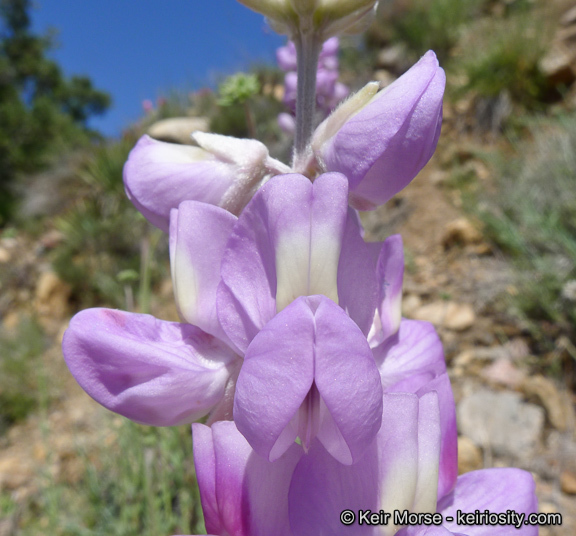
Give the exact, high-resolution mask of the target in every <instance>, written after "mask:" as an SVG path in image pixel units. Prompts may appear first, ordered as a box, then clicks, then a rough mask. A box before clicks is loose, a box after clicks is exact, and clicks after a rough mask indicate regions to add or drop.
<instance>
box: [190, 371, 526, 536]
mask: <svg viewBox="0 0 576 536" xmlns="http://www.w3.org/2000/svg"><path fill="white" fill-rule="evenodd" d="M446 388H447V389H448V390H449V383H448V382H445V383H444V384H443V387H442V386H441V385H436V386H435V389H434V390H425V392H422V393H418V394H407V393H396V394H385V395H384V396H383V400H384V402H383V404H384V413H383V419H382V427H381V428H380V431H379V433H378V436H377V438H376V440H375V441H374V442H373V443H372V444H371V445H370V447H369V448H368V450H367V452H366V454H365V455H364V456H363V457H362V458H361V459H360V460H359V461H358V462H357V463H356V464H354V465H350V466H346V465H342V464H340V463H338V462H337V461H336V460H334V458H333V457H332V456H330V455H329V454H328V453H327V452H326V450H325V449H324V447H323V446H322V445H321V444H320V442H318V441H316V442H315V443H314V444H313V445H312V448H311V449H310V451H309V452H308V453H307V454H306V453H305V452H304V449H303V448H302V447H301V446H299V445H297V444H295V443H293V444H292V445H291V446H290V448H289V449H288V450H287V451H286V452H285V453H284V454H283V455H282V456H281V457H280V458H279V459H278V460H277V461H275V462H273V463H270V462H268V461H267V460H265V459H263V458H262V457H260V456H259V455H257V454H256V452H254V451H253V450H252V449H251V448H250V445H249V444H248V442H247V441H246V439H245V438H244V437H243V436H242V434H240V433H239V432H238V431H237V429H236V427H235V425H234V423H230V422H220V423H216V424H215V425H214V426H213V427H212V429H209V428H208V427H206V426H204V425H201V424H195V425H193V440H194V461H195V465H196V471H197V476H198V483H199V486H200V494H201V500H202V508H203V511H204V518H205V522H206V529H207V531H208V533H209V534H214V535H226V536H260V535H261V536H266V535H270V534H278V535H280V536H308V535H309V536H317V535H318V534H335V535H340V534H341V535H347V534H354V535H357V534H368V535H372V536H389V535H391V534H398V535H399V536H450V535H460V536H466V535H468V536H488V535H490V536H494V535H495V536H500V535H501V536H504V535H506V534H510V530H513V531H514V534H518V535H519V536H535V535H536V534H537V533H538V531H537V527H532V526H528V525H522V526H521V527H520V528H519V529H518V530H516V529H512V527H510V526H489V525H488V526H486V525H484V526H482V525H476V526H463V525H458V523H457V513H456V512H457V510H462V511H464V512H474V511H475V510H476V509H478V510H480V511H484V510H489V511H491V512H506V511H507V510H514V511H516V512H518V513H520V514H525V515H527V514H530V513H533V512H535V511H536V497H535V493H534V481H533V479H532V476H531V475H530V474H529V473H527V472H525V471H520V470H518V469H486V470H482V471H474V472H472V473H467V474H465V475H463V476H460V477H459V478H458V479H457V480H456V481H455V485H453V486H452V488H451V489H449V490H446V491H440V487H439V486H437V481H438V478H440V479H442V472H443V468H442V466H441V464H439V462H438V460H439V457H440V456H441V432H440V429H441V421H442V418H443V417H442V411H443V410H442V406H441V405H439V404H438V400H439V399H440V398H441V397H442V394H441V391H443V390H445V389H446ZM450 440H451V441H454V442H455V440H456V434H455V432H454V434H453V437H452V438H450ZM453 484H454V482H453ZM343 510H352V511H353V512H354V514H355V515H356V516H358V513H359V511H360V510H362V511H366V510H370V511H372V512H379V511H380V510H383V511H385V512H388V513H392V512H393V511H394V510H399V511H401V512H402V511H404V510H408V511H410V512H413V513H430V514H432V513H435V512H438V513H440V514H441V515H442V519H443V522H442V525H441V526H438V527H435V526H432V527H430V526H424V525H418V526H405V527H402V526H396V525H395V523H394V519H393V518H392V517H391V518H390V519H389V520H388V523H387V524H384V525H367V524H363V525H359V524H358V517H356V521H355V523H353V524H352V525H350V526H344V525H343V524H342V523H341V521H340V514H341V512H342V511H343ZM448 516H452V517H453V521H448V520H447V519H446V518H447V517H448ZM396 531H398V532H396Z"/></svg>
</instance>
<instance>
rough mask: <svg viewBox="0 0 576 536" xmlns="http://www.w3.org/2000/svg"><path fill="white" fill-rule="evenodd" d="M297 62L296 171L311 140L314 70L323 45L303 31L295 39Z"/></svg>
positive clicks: (314, 93) (304, 160)
mask: <svg viewBox="0 0 576 536" xmlns="http://www.w3.org/2000/svg"><path fill="white" fill-rule="evenodd" d="M294 44H295V45H296V57H297V61H298V86H297V94H296V132H295V139H294V160H293V167H294V169H295V170H298V169H299V168H300V167H302V165H305V164H304V163H305V162H306V159H307V157H308V152H309V145H310V138H311V137H312V131H313V129H314V116H315V112H316V71H317V69H318V58H319V56H320V50H321V49H322V43H321V41H320V39H318V36H317V35H316V34H315V33H314V32H313V31H312V30H310V31H302V32H300V33H299V34H298V36H295V38H294Z"/></svg>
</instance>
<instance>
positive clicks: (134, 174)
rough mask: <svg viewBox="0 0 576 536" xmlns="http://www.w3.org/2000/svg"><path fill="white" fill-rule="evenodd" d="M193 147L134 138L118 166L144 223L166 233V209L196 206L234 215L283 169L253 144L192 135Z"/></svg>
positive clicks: (168, 219)
mask: <svg viewBox="0 0 576 536" xmlns="http://www.w3.org/2000/svg"><path fill="white" fill-rule="evenodd" d="M192 137H193V139H194V140H195V141H196V143H197V144H198V145H199V147H191V146H186V145H177V144H174V143H166V142H161V141H157V140H154V139H152V138H150V137H149V136H143V137H142V138H140V140H139V141H138V143H137V144H136V146H135V147H134V149H132V151H131V153H130V156H129V158H128V161H127V162H126V164H125V166H124V187H125V189H126V194H127V195H128V198H129V199H130V201H132V203H133V204H134V206H135V207H136V208H137V209H138V210H139V211H140V212H141V213H142V214H143V215H144V216H145V217H146V219H147V220H148V221H149V222H150V223H152V224H153V225H155V226H156V227H159V228H160V229H162V230H163V231H166V232H168V228H169V221H170V210H171V209H173V208H177V207H178V205H179V204H180V203H181V202H182V201H187V200H193V201H201V202H203V203H208V204H211V205H217V206H220V207H222V208H225V209H226V210H229V211H230V212H232V213H233V214H239V213H240V211H241V210H242V208H244V206H245V205H246V203H247V202H248V201H249V200H250V199H251V198H252V195H253V194H254V192H255V191H256V190H257V189H258V187H259V186H261V184H263V183H264V182H265V181H266V180H267V179H268V178H269V177H270V176H272V175H277V174H280V173H286V172H287V171H288V170H289V168H288V167H287V166H286V165H284V164H282V163H281V162H279V161H277V160H274V159H273V158H270V156H269V155H268V149H266V147H265V146H264V145H263V144H262V143H260V142H259V141H256V140H245V139H237V138H233V137H230V136H221V135H218V134H208V133H205V132H196V133H194V134H193V135H192Z"/></svg>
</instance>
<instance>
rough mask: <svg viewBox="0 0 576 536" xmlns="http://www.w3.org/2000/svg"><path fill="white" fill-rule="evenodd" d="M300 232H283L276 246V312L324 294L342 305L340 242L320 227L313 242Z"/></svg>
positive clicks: (314, 234) (328, 230) (304, 231)
mask: <svg viewBox="0 0 576 536" xmlns="http://www.w3.org/2000/svg"><path fill="white" fill-rule="evenodd" d="M306 231H307V229H302V230H301V231H300V232H294V231H292V232H286V231H283V232H282V233H281V234H280V236H279V237H278V241H277V244H276V280H277V289H276V312H280V311H281V310H282V309H284V308H285V307H286V306H287V305H289V304H290V303H292V302H293V301H294V300H295V299H296V298H298V297H300V296H311V295H315V294H323V295H324V296H326V297H327V298H330V299H331V300H332V301H334V302H336V303H338V287H337V275H338V261H339V259H340V241H339V240H338V237H337V236H335V235H334V233H333V232H332V231H331V230H330V229H326V228H325V227H324V226H321V225H318V226H316V227H315V228H314V233H313V237H312V239H310V236H309V234H308V235H307V234H306Z"/></svg>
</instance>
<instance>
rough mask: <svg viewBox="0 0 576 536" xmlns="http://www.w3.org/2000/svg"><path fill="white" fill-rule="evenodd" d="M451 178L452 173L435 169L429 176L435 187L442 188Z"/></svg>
mask: <svg viewBox="0 0 576 536" xmlns="http://www.w3.org/2000/svg"><path fill="white" fill-rule="evenodd" d="M449 178H450V173H448V172H447V171H442V170H441V169H435V170H434V171H432V172H431V173H430V175H429V180H430V182H431V183H432V184H433V185H434V186H441V185H442V184H444V183H445V182H447V181H448V179H449Z"/></svg>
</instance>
